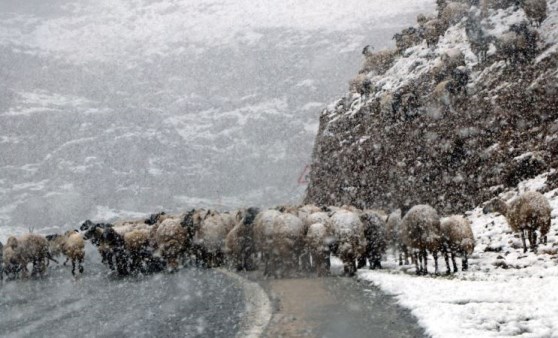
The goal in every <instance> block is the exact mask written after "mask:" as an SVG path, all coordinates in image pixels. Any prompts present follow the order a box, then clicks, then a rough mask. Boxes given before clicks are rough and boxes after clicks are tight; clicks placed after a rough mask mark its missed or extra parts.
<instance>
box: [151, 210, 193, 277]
mask: <svg viewBox="0 0 558 338" xmlns="http://www.w3.org/2000/svg"><path fill="white" fill-rule="evenodd" d="M186 237H187V235H186V230H185V229H184V227H182V226H181V225H180V222H179V221H178V220H175V219H166V220H164V221H163V222H162V223H161V224H160V225H159V227H158V228H157V232H156V233H155V241H156V243H157V247H158V250H159V252H160V254H161V257H162V258H163V259H164V260H165V261H166V264H167V267H168V269H169V271H171V272H172V271H176V270H178V267H179V264H180V259H181V257H182V256H183V254H184V253H185V252H186Z"/></svg>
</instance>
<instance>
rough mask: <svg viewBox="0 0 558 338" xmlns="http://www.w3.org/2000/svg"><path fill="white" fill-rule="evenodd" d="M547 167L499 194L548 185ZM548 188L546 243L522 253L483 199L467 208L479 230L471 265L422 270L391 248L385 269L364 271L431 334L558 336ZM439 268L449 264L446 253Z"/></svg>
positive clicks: (555, 231)
mask: <svg viewBox="0 0 558 338" xmlns="http://www.w3.org/2000/svg"><path fill="white" fill-rule="evenodd" d="M549 174H550V173H546V174H543V175H540V176H538V177H536V178H534V179H531V180H528V181H524V182H522V183H521V184H519V186H518V189H516V190H513V191H507V192H504V193H502V194H501V195H500V197H501V198H505V199H507V200H511V199H513V198H514V197H516V196H517V195H518V193H520V192H521V193H522V192H525V191H535V190H541V189H545V188H546V184H545V183H546V179H547V177H548V175H549ZM545 190H547V189H545ZM542 191H544V190H542ZM544 195H545V196H546V197H547V198H548V200H549V202H550V205H551V207H552V210H553V212H552V217H553V220H552V226H551V229H550V233H549V234H548V243H547V244H546V245H542V244H541V245H539V251H538V254H534V253H532V252H527V253H525V254H524V253H523V249H522V245H521V240H520V239H519V235H518V234H514V233H512V232H511V230H510V229H509V226H508V225H507V223H506V220H505V218H504V217H503V216H502V215H499V214H495V213H492V214H486V215H485V214H483V212H482V206H479V207H477V208H475V209H474V210H471V211H469V212H466V213H465V214H466V216H467V218H468V219H469V220H470V221H471V226H472V229H473V233H474V234H475V238H476V246H475V251H474V253H473V254H472V256H471V258H470V259H469V271H466V272H458V273H457V274H455V275H452V276H449V277H446V276H434V275H430V276H426V277H417V276H415V275H414V266H411V265H408V266H403V267H399V266H397V265H396V263H395V259H394V257H391V256H390V257H389V259H388V261H387V262H384V263H383V265H384V267H387V269H385V270H382V271H369V270H361V271H359V274H358V277H359V278H360V279H362V280H366V281H370V282H372V283H373V284H375V285H377V286H378V287H380V288H381V289H382V290H383V291H385V292H387V293H389V294H392V295H394V297H395V298H396V300H397V301H398V303H399V304H400V305H402V306H404V307H407V308H409V309H410V310H411V312H412V313H413V315H414V316H415V317H416V318H417V319H418V321H419V324H420V325H421V326H423V327H424V328H425V329H426V332H427V333H428V334H430V335H432V336H433V337H509V336H521V337H558V293H557V292H556V286H557V285H558V255H557V253H558V224H557V223H558V221H556V216H558V189H556V190H552V191H548V192H546V193H545V194H544ZM487 248H488V249H490V250H493V251H486V252H485V250H486V249H487ZM494 251H497V252H494ZM457 261H459V258H458V259H457ZM458 264H459V263H458ZM432 265H433V263H432V262H430V268H431V270H432ZM440 270H441V271H445V263H443V259H440Z"/></svg>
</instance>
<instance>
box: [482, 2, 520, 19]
mask: <svg viewBox="0 0 558 338" xmlns="http://www.w3.org/2000/svg"><path fill="white" fill-rule="evenodd" d="M522 1H524V0H482V1H481V10H482V13H483V15H484V16H486V14H487V13H488V9H505V8H508V7H511V6H514V7H515V8H518V7H519V5H520V3H521V2H522Z"/></svg>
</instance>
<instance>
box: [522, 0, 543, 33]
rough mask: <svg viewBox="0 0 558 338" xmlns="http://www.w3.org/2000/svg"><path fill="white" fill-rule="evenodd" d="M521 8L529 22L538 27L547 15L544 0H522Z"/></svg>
mask: <svg viewBox="0 0 558 338" xmlns="http://www.w3.org/2000/svg"><path fill="white" fill-rule="evenodd" d="M522 8H523V10H524V11H525V15H527V18H529V20H530V21H531V23H532V24H533V25H534V26H536V27H540V26H541V24H542V22H543V21H544V20H545V19H546V17H547V10H548V5H547V3H546V0H522Z"/></svg>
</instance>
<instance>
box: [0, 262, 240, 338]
mask: <svg viewBox="0 0 558 338" xmlns="http://www.w3.org/2000/svg"><path fill="white" fill-rule="evenodd" d="M85 268H86V273H85V274H84V275H83V276H82V277H81V278H79V279H74V278H72V276H71V273H70V270H69V268H68V267H62V266H60V267H57V268H52V265H51V268H49V275H48V277H45V278H44V279H31V280H26V281H21V280H18V281H10V282H6V281H4V282H3V284H2V285H0V336H10V337H11V336H14V337H177V336H178V337H231V336H232V337H234V336H235V334H236V332H237V329H238V328H237V325H238V323H239V322H240V320H241V317H242V315H243V312H244V302H243V291H242V288H241V286H239V285H238V283H235V282H233V281H232V280H231V279H230V278H228V277H226V276H225V275H223V274H221V273H219V272H217V271H212V270H198V269H182V270H181V271H179V272H177V273H174V274H159V275H152V276H144V277H130V278H117V277H113V276H109V275H107V271H108V269H107V268H105V267H104V266H101V265H100V264H98V263H97V264H86V265H85Z"/></svg>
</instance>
